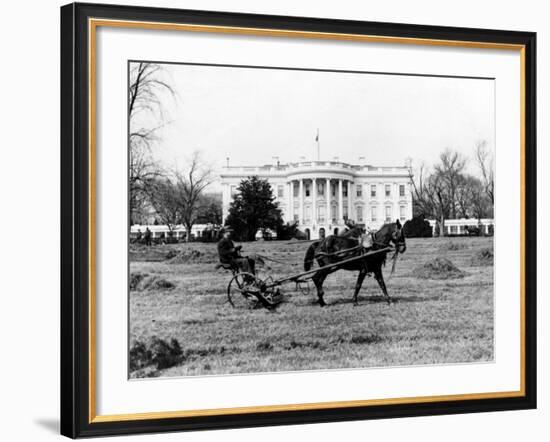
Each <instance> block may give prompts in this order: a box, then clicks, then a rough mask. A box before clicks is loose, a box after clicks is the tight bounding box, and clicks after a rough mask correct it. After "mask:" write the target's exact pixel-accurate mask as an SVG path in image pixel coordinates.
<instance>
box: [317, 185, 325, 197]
mask: <svg viewBox="0 0 550 442" xmlns="http://www.w3.org/2000/svg"><path fill="white" fill-rule="evenodd" d="M324 194H325V184H324V183H322V182H321V183H318V184H317V195H319V196H323V195H324Z"/></svg>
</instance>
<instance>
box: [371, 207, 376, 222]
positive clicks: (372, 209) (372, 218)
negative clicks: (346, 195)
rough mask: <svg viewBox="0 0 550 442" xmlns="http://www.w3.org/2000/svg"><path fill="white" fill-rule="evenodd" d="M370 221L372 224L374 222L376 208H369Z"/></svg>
mask: <svg viewBox="0 0 550 442" xmlns="http://www.w3.org/2000/svg"><path fill="white" fill-rule="evenodd" d="M370 220H371V221H372V222H373V223H375V222H376V207H371V209H370Z"/></svg>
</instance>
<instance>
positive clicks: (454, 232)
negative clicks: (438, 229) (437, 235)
mask: <svg viewBox="0 0 550 442" xmlns="http://www.w3.org/2000/svg"><path fill="white" fill-rule="evenodd" d="M456 234H457V228H456V226H451V235H456Z"/></svg>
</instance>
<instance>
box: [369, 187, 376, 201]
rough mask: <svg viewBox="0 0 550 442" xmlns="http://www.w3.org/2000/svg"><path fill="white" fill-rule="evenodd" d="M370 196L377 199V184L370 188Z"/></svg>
mask: <svg viewBox="0 0 550 442" xmlns="http://www.w3.org/2000/svg"><path fill="white" fill-rule="evenodd" d="M370 196H371V198H376V184H372V185H371V186H370Z"/></svg>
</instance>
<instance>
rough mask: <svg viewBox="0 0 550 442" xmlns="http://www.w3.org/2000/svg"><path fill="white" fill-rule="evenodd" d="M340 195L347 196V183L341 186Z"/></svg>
mask: <svg viewBox="0 0 550 442" xmlns="http://www.w3.org/2000/svg"><path fill="white" fill-rule="evenodd" d="M342 195H343V196H344V197H346V198H347V197H348V186H347V185H345V186H343V188H342Z"/></svg>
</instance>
